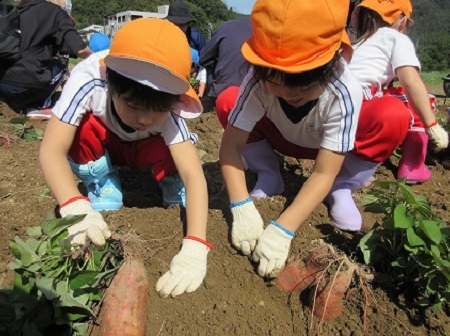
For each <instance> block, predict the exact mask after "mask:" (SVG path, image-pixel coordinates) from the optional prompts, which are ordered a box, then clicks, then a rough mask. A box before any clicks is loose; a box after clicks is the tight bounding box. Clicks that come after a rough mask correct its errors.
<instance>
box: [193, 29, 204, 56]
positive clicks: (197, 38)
mask: <svg viewBox="0 0 450 336" xmlns="http://www.w3.org/2000/svg"><path fill="white" fill-rule="evenodd" d="M205 44H206V40H205V38H204V37H203V36H202V34H201V33H200V32H199V31H198V30H197V29H195V28H192V27H191V40H190V41H189V45H190V46H191V47H192V48H194V49H196V50H198V51H199V52H200V51H201V50H202V49H203V47H204V46H205Z"/></svg>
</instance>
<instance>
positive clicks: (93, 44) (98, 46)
mask: <svg viewBox="0 0 450 336" xmlns="http://www.w3.org/2000/svg"><path fill="white" fill-rule="evenodd" d="M110 45H111V40H110V39H109V37H108V36H106V35H105V34H101V33H94V34H92V36H91V38H90V39H89V48H90V49H91V50H92V51H93V52H97V51H102V50H105V49H109V47H110Z"/></svg>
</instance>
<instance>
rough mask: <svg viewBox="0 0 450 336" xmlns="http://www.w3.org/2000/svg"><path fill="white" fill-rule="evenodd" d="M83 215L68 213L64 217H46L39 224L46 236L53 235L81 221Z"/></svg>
mask: <svg viewBox="0 0 450 336" xmlns="http://www.w3.org/2000/svg"><path fill="white" fill-rule="evenodd" d="M84 217H86V215H75V216H73V215H69V216H67V217H64V218H57V219H48V220H44V221H43V222H42V225H41V226H42V229H43V230H44V233H45V234H46V235H47V236H49V237H54V236H56V235H58V234H59V233H61V231H63V230H65V229H67V228H68V227H69V226H72V225H73V224H76V223H78V222H81V221H82V220H83V219H84Z"/></svg>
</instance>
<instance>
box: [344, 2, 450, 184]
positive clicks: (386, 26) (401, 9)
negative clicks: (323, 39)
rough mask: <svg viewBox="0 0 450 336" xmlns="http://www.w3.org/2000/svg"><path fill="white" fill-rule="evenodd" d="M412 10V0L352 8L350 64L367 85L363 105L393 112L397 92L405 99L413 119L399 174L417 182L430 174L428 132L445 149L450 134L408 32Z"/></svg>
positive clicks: (394, 112) (435, 142)
mask: <svg viewBox="0 0 450 336" xmlns="http://www.w3.org/2000/svg"><path fill="white" fill-rule="evenodd" d="M411 13H412V5H411V2H410V1H409V0H396V1H381V0H365V1H362V2H361V3H360V4H359V5H358V6H357V7H356V9H355V10H354V11H353V14H352V19H351V21H350V28H349V30H350V31H351V32H353V33H354V34H355V36H354V47H355V52H354V55H353V58H352V61H351V62H350V70H351V71H352V73H353V74H354V75H355V76H356V78H357V79H358V80H359V81H360V82H361V85H362V87H363V89H364V98H365V99H364V103H363V109H368V110H369V113H379V111H380V110H387V109H389V110H390V111H392V115H393V116H394V118H395V115H396V113H397V112H398V111H399V110H398V109H397V107H398V106H397V105H398V103H397V102H396V101H395V100H396V98H393V97H398V98H400V99H402V100H403V101H404V102H405V105H404V106H400V108H401V109H403V110H410V111H411V112H412V113H413V115H414V123H413V124H412V126H411V127H410V128H409V130H408V134H407V135H406V138H405V140H404V141H403V143H402V145H401V147H402V158H401V160H400V162H399V165H398V174H397V176H398V177H399V178H406V181H407V183H411V184H414V183H422V182H426V181H428V180H429V179H430V177H431V172H430V170H429V169H428V168H427V167H426V166H425V158H426V154H427V146H428V138H430V140H431V143H432V144H433V146H434V149H435V150H441V149H444V148H446V147H447V145H448V134H447V132H446V131H445V130H444V129H443V128H442V127H441V126H440V125H439V123H438V122H437V119H436V117H435V115H434V114H433V108H434V104H430V100H431V102H433V99H434V97H429V95H428V93H427V90H426V87H425V85H424V83H423V82H422V80H421V78H420V74H419V70H420V62H419V60H418V58H417V56H416V52H415V49H414V45H413V43H412V42H411V40H410V39H409V38H408V37H407V36H406V35H405V33H406V30H407V28H408V27H410V26H412V24H413V21H412V19H411ZM394 78H398V80H399V82H400V85H401V87H392V88H388V89H387V90H384V89H385V88H386V87H387V86H388V85H389V83H391V82H392V81H393V80H394ZM392 103H393V104H394V105H395V106H391V104H392ZM394 122H395V121H394Z"/></svg>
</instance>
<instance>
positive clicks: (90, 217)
mask: <svg viewBox="0 0 450 336" xmlns="http://www.w3.org/2000/svg"><path fill="white" fill-rule="evenodd" d="M59 213H60V214H61V217H67V216H68V215H84V214H86V217H85V218H84V219H83V220H82V221H81V222H79V223H77V224H74V225H72V226H71V227H69V228H68V229H67V231H69V236H68V237H67V238H68V239H69V240H70V242H71V244H72V245H76V246H78V245H84V244H86V243H87V241H88V240H90V241H91V242H92V243H93V244H94V245H95V246H99V247H102V246H104V245H105V243H106V241H105V240H106V239H108V238H109V237H111V231H109V228H108V225H107V224H106V222H105V221H104V220H103V217H102V215H101V214H100V212H98V211H95V210H94V209H92V207H91V203H90V202H89V201H88V200H87V199H85V198H82V199H75V200H74V201H69V203H66V204H64V205H63V206H62V207H61V208H60V209H59Z"/></svg>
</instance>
